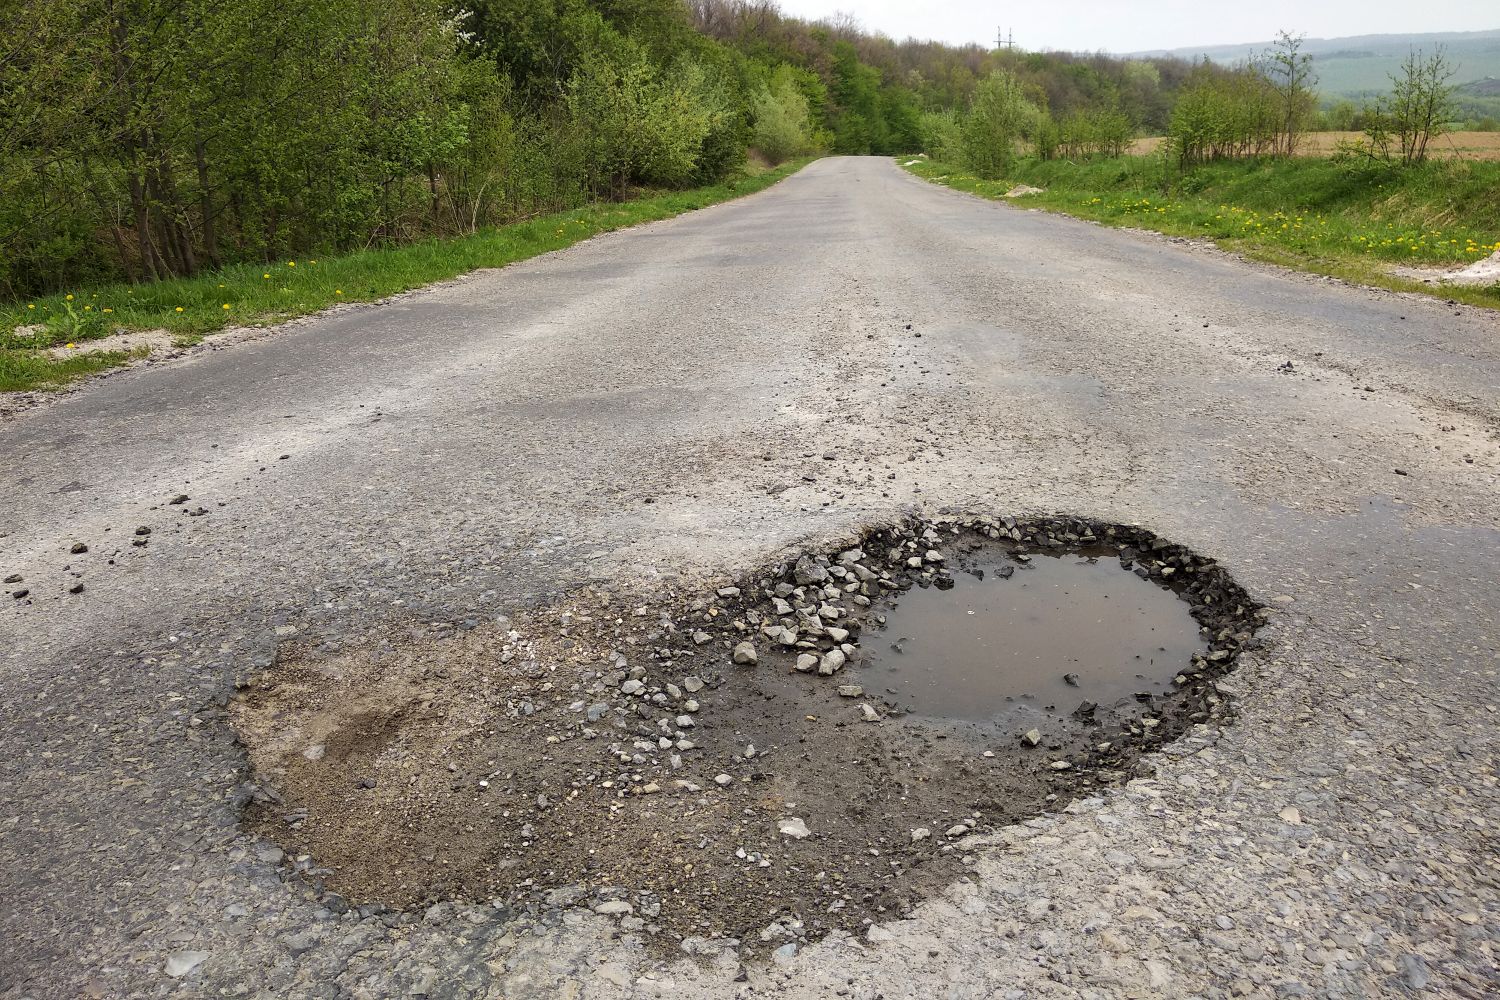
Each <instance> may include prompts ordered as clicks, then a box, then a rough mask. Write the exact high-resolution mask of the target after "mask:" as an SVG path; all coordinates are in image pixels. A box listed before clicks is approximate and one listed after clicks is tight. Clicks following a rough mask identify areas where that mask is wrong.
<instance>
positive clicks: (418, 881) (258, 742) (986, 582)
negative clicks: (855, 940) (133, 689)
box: [231, 516, 1264, 954]
mask: <svg viewBox="0 0 1500 1000" xmlns="http://www.w3.org/2000/svg"><path fill="white" fill-rule="evenodd" d="M1006 566H1010V567H1013V571H1012V575H1011V577H1010V579H1002V578H1001V571H1002V570H1003V569H1004V568H1005V567H1006ZM980 572H983V574H984V578H983V579H982V580H981V579H980V578H979V575H978V574H979V573H980ZM1096 577H1097V578H1096ZM1147 581H1149V582H1147ZM944 602H946V603H944ZM1106 605H1107V608H1106V607H1105V606H1106ZM969 610H973V611H974V612H975V614H974V615H973V616H970V615H968V614H967V612H968V611H969ZM1083 610H1087V613H1088V614H1090V615H1093V616H1094V617H1095V618H1096V619H1097V620H1096V621H1093V622H1091V623H1090V627H1089V628H1088V629H1084V628H1082V627H1081V626H1080V625H1079V621H1078V613H1079V612H1080V611H1083ZM1106 611H1107V612H1108V613H1107V614H1106ZM954 613H961V614H962V617H963V618H964V619H968V618H971V617H972V618H979V617H980V616H981V614H984V615H985V616H986V617H993V618H996V619H1004V620H1006V621H1007V624H1006V625H1005V627H1004V628H1002V629H1000V630H998V631H996V630H992V629H989V630H979V631H975V632H973V634H967V633H965V632H964V630H962V629H959V628H956V627H954V626H952V625H951V624H949V622H951V620H952V619H951V617H950V616H951V615H952V614H954ZM882 616H884V618H885V623H884V627H882V621H881V619H882ZM1006 616H1010V617H1008V618H1006ZM1263 616H1264V612H1263V611H1262V610H1261V609H1260V608H1258V606H1257V605H1255V603H1254V602H1253V601H1251V600H1250V599H1249V598H1248V597H1247V596H1246V595H1245V593H1244V592H1243V591H1242V590H1241V589H1240V588H1239V587H1238V585H1236V584H1235V583H1234V581H1233V580H1232V579H1230V577H1229V575H1228V574H1227V573H1225V572H1224V570H1223V569H1221V568H1220V567H1218V566H1217V565H1216V564H1214V563H1213V562H1212V561H1211V560H1209V559H1206V558H1203V557H1201V556H1199V555H1197V554H1194V553H1192V552H1189V551H1188V550H1186V549H1184V548H1182V547H1181V546H1177V545H1172V544H1170V543H1168V542H1165V541H1163V540H1161V539H1158V538H1156V537H1155V536H1153V535H1152V534H1150V533H1149V532H1147V531H1144V530H1143V529H1139V528H1132V527H1120V526H1110V525H1101V524H1096V523H1093V522H1088V521H1081V520H1077V519H1068V518H1064V519H1057V518H1037V519H1022V520H1015V519H996V518H988V517H970V516H965V517H961V518H960V517H944V518H940V519H937V520H934V521H918V520H912V521H908V522H904V523H902V524H900V525H897V526H894V527H889V528H884V529H881V530H878V531H874V532H871V533H869V534H868V535H866V536H865V537H863V538H861V539H858V540H857V541H855V542H853V543H851V544H850V545H847V546H844V547H841V548H838V549H836V550H833V551H830V552H827V553H825V554H822V555H813V554H808V555H804V556H802V557H801V558H799V559H797V560H795V561H789V562H787V563H784V564H782V565H779V566H772V567H767V568H765V569H764V570H762V571H760V572H756V573H751V574H747V575H746V576H745V577H744V578H741V579H740V580H738V581H737V582H735V583H733V584H726V585H723V586H719V587H715V588H710V589H706V590H704V591H702V592H700V593H692V592H689V593H660V594H655V595H653V596H651V597H650V598H649V599H648V598H642V597H640V596H639V595H634V594H623V593H611V592H607V591H587V592H584V593H579V594H574V595H571V596H570V597H569V598H568V599H566V600H564V601H560V602H558V603H556V604H554V605H552V606H549V607H545V608H539V609H534V610H532V611H530V612H528V613H527V614H526V615H525V616H518V617H517V619H516V620H515V621H513V622H509V623H507V624H505V625H483V626H480V627H478V628H475V629H472V630H469V631H461V630H456V629H453V628H451V627H429V628H428V629H427V630H426V631H425V632H423V633H419V634H412V633H411V631H410V626H409V625H406V626H401V627H397V626H394V625H393V627H392V632H391V634H390V635H389V636H386V637H384V638H383V641H382V640H372V641H371V642H370V643H369V644H368V645H366V646H365V647H362V648H360V649H357V650H352V651H348V652H343V653H339V654H337V655H334V656H331V657H330V656H325V655H320V654H319V653H317V652H316V651H315V650H292V651H290V652H288V654H287V655H285V656H283V657H281V658H280V659H279V661H278V663H277V664H276V665H275V666H274V667H273V668H271V670H269V671H267V672H266V673H265V674H264V675H262V676H259V677H257V678H255V679H254V681H253V683H252V684H251V685H250V686H249V687H248V688H247V689H246V690H245V691H244V692H242V694H241V695H240V696H239V697H238V698H236V699H235V701H234V702H233V704H232V708H231V713H232V718H233V721H234V724H235V727H236V729H237V730H238V732H239V734H240V736H241V738H242V740H243V742H244V744H245V746H246V748H247V751H248V754H249V758H250V762H251V764H252V766H253V769H254V781H253V784H252V785H251V786H250V787H249V788H248V790H247V798H248V800H249V807H248V809H247V811H246V816H245V820H246V823H247V824H248V825H249V826H250V827H251V828H252V829H254V830H256V831H257V832H259V833H261V834H263V835H264V836H265V837H267V838H268V839H270V840H272V841H275V842H276V843H277V844H279V845H281V846H282V847H283V848H285V850H286V854H287V855H288V856H289V857H291V858H293V859H295V860H294V861H292V862H290V866H289V871H288V872H287V874H288V875H289V877H295V878H300V879H303V880H306V881H308V882H310V883H312V884H313V885H314V886H316V887H317V888H318V890H319V891H320V892H322V893H323V894H324V899H325V902H326V905H328V906H329V907H330V908H332V909H335V910H347V909H350V908H353V909H355V910H356V912H357V913H358V914H359V916H361V917H363V918H364V919H370V920H381V921H385V922H387V923H398V922H402V921H407V920H416V919H422V916H423V914H422V912H421V909H422V908H425V907H430V906H434V905H436V906H438V907H440V908H442V907H447V906H458V905H477V906H485V907H492V908H498V909H502V910H504V911H506V912H507V913H508V914H509V915H510V916H511V918H512V919H513V920H514V921H515V922H516V924H517V926H518V927H519V928H524V927H528V926H548V925H552V924H555V923H557V922H559V921H561V920H562V919H563V918H564V915H565V914H566V913H567V912H568V911H569V910H571V909H576V908H588V909H591V910H593V911H595V912H596V913H599V914H602V915H606V916H609V917H610V918H611V919H614V920H617V921H618V922H619V928H618V930H619V933H621V934H624V935H631V936H636V937H639V938H640V939H641V940H642V941H643V942H644V943H645V944H646V945H647V946H648V947H651V948H654V949H657V950H669V951H676V950H678V949H681V950H685V951H688V952H690V953H696V954H703V953H708V952H713V951H716V950H718V949H721V948H723V947H735V946H740V947H745V948H748V949H750V950H766V951H769V950H772V949H777V950H780V951H782V952H783V953H784V952H786V951H787V950H788V949H790V950H792V951H795V949H796V948H797V947H800V945H801V944H802V943H804V942H806V941H809V940H813V939H816V938H818V937H821V936H823V935H824V934H827V933H829V932H830V931H833V930H843V931H847V932H850V933H854V934H862V933H864V932H865V931H866V930H867V929H868V928H869V927H870V926H871V925H872V924H874V923H878V922H882V921H887V920H891V919H896V918H899V917H901V916H903V915H905V914H907V913H909V912H910V911H911V909H912V908H913V907H914V906H915V905H917V904H918V903H919V902H920V901H921V900H923V899H924V898H926V897H928V896H929V895H931V894H932V893H934V892H936V891H939V890H941V889H942V888H943V887H945V886H946V885H948V884H949V883H951V882H952V880H953V879H954V878H956V877H958V876H959V875H961V874H963V873H964V872H966V871H967V870H968V869H969V868H970V867H971V866H972V865H973V864H974V861H975V854H974V851H975V850H977V849H979V848H980V847H981V846H982V845H983V843H984V835H985V834H987V833H990V832H993V831H994V830H996V829H998V828H1000V827H1003V826H1006V825H1009V824H1011V823H1014V822H1017V821H1019V820H1023V819H1026V818H1029V817H1032V816H1035V815H1037V814H1038V813H1040V812H1043V811H1047V810H1053V809H1060V808H1062V806H1064V805H1066V804H1067V803H1068V802H1069V801H1071V800H1072V799H1073V798H1074V797H1076V796H1079V795H1087V794H1091V793H1092V792H1093V791H1094V790H1096V789H1098V788H1099V787H1100V786H1103V785H1108V784H1112V783H1117V782H1119V781H1122V780H1124V779H1125V778H1127V777H1129V776H1130V775H1131V774H1132V773H1134V771H1135V770H1136V768H1137V767H1138V766H1141V758H1142V756H1143V755H1144V754H1146V753H1148V752H1149V751H1151V750H1153V749H1155V748H1157V747H1160V746H1161V745H1163V744H1164V743H1165V742H1168V741H1170V740H1172V739H1175V738H1176V737H1177V736H1178V735H1180V734H1181V733H1182V732H1183V731H1184V730H1185V729H1186V728H1187V727H1189V726H1191V725H1193V724H1194V723H1199V722H1207V721H1209V720H1210V719H1211V718H1213V717H1214V716H1215V715H1216V714H1222V713H1223V711H1224V710H1225V708H1226V705H1225V702H1224V699H1222V698H1221V697H1220V696H1219V695H1218V693H1217V692H1216V690H1215V688H1214V683H1213V682H1214V678H1215V677H1216V676H1218V675H1219V674H1220V673H1222V672H1223V671H1224V670H1227V669H1229V668H1230V667H1231V666H1232V664H1233V662H1234V659H1235V657H1236V656H1237V655H1238V653H1239V652H1240V650H1241V649H1243V648H1245V646H1246V644H1248V643H1251V642H1252V641H1253V639H1252V634H1253V630H1254V628H1255V627H1256V626H1257V625H1258V624H1259V622H1260V621H1261V619H1262V618H1263ZM896 633H902V634H896ZM903 639H904V642H903V641H902V640H903ZM1085 640H1086V641H1085ZM1065 642H1066V643H1070V645H1065V644H1064V643H1065ZM893 643H894V644H897V645H901V646H903V648H904V649H905V652H904V653H901V654H897V653H895V652H894V651H893V650H890V649H889V648H888V647H889V646H890V645H892V644H893ZM1049 651H1050V652H1049ZM1054 654H1055V655H1054ZM1137 657H1139V659H1137ZM923 663H926V664H927V667H926V668H925V670H924V668H923V666H922V664H923ZM939 667H941V668H942V673H941V675H940V676H939V675H938V673H937V669H938V668H939ZM1067 674H1077V675H1078V676H1077V678H1076V680H1077V682H1078V686H1077V687H1074V686H1073V684H1072V683H1070V681H1069V680H1068V679H1065V677H1064V675H1067ZM1007 699H1009V700H1007ZM1080 702H1089V703H1090V705H1084V706H1080V704H1079V703H1080ZM1049 706H1050V707H1049ZM1080 708H1082V709H1083V710H1080ZM913 710H918V711H913ZM267 853H268V856H274V853H275V852H267Z"/></svg>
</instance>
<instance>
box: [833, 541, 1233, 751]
mask: <svg viewBox="0 0 1500 1000" xmlns="http://www.w3.org/2000/svg"><path fill="white" fill-rule="evenodd" d="M1024 558H1025V559H1026V560H1027V561H1019V560H1017V559H1015V558H1013V557H1012V556H1010V555H1008V554H1005V553H999V552H995V553H991V554H990V555H989V557H988V558H983V559H979V560H976V561H975V562H974V564H972V565H971V566H969V567H967V568H966V569H964V570H960V571H957V572H955V573H954V574H953V580H954V585H953V587H952V589H950V590H940V589H938V588H937V587H926V588H921V587H914V588H912V589H911V590H909V591H907V592H906V593H904V594H902V595H901V596H900V597H899V598H897V600H896V602H895V604H894V606H893V607H891V608H889V609H888V610H887V611H886V612H885V619H886V623H885V625H884V627H883V629H873V630H872V631H871V632H870V634H869V635H868V636H867V638H866V645H867V647H868V648H869V653H868V654H867V657H868V658H867V660H866V665H865V666H864V667H863V669H862V670H861V671H860V673H861V679H862V681H863V683H864V684H865V686H866V688H867V689H870V690H872V691H879V692H881V693H882V694H883V695H885V696H886V697H887V698H889V699H890V701H891V702H893V703H894V704H895V705H897V706H899V707H900V708H902V709H904V710H906V711H908V712H911V713H913V714H916V715H923V716H931V717H937V718H947V719H962V720H970V721H976V722H980V721H1000V722H1012V721H1024V720H1025V719H1027V718H1028V717H1036V718H1038V719H1040V718H1042V717H1044V716H1052V717H1059V716H1063V715H1067V714H1069V713H1072V712H1074V711H1075V710H1077V709H1079V708H1080V706H1082V707H1083V708H1084V709H1085V711H1087V710H1088V706H1090V705H1094V706H1099V707H1101V708H1111V707H1115V706H1117V705H1119V706H1123V707H1126V708H1128V707H1129V706H1130V705H1132V704H1135V703H1136V695H1138V694H1140V695H1153V696H1156V695H1161V694H1163V693H1165V692H1166V691H1167V690H1168V688H1169V686H1170V684H1171V681H1172V678H1173V677H1174V676H1175V675H1176V674H1177V672H1178V671H1179V670H1181V669H1182V668H1183V667H1184V666H1185V665H1186V664H1187V663H1188V662H1189V660H1190V658H1191V657H1192V654H1193V653H1194V652H1196V651H1200V650H1201V649H1202V648H1203V645H1204V644H1203V641H1202V639H1201V638H1200V636H1199V627H1198V624H1197V622H1195V621H1194V620H1193V618H1192V616H1191V615H1190V614H1189V609H1188V605H1187V604H1186V603H1185V602H1183V601H1182V600H1180V599H1179V598H1178V596H1177V595H1176V594H1174V593H1173V592H1172V591H1171V590H1168V589H1166V588H1165V587H1162V586H1159V585H1157V584H1156V583H1153V582H1151V581H1149V580H1143V579H1141V578H1140V577H1138V576H1136V575H1135V574H1134V573H1132V572H1130V571H1129V570H1126V569H1124V568H1122V567H1121V565H1120V562H1119V559H1118V558H1116V557H1115V555H1114V554H1113V553H1103V552H1100V553H1086V554H1077V553H1074V554H1067V555H1060V556H1050V555H1040V554H1039V555H1034V556H1027V557H1024Z"/></svg>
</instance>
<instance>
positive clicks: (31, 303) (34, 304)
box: [26, 302, 36, 309]
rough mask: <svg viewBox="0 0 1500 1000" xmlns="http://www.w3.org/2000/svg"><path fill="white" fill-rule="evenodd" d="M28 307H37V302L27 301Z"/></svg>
mask: <svg viewBox="0 0 1500 1000" xmlns="http://www.w3.org/2000/svg"><path fill="white" fill-rule="evenodd" d="M26 308H27V309H35V308H36V303H35V302H28V303H26Z"/></svg>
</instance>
